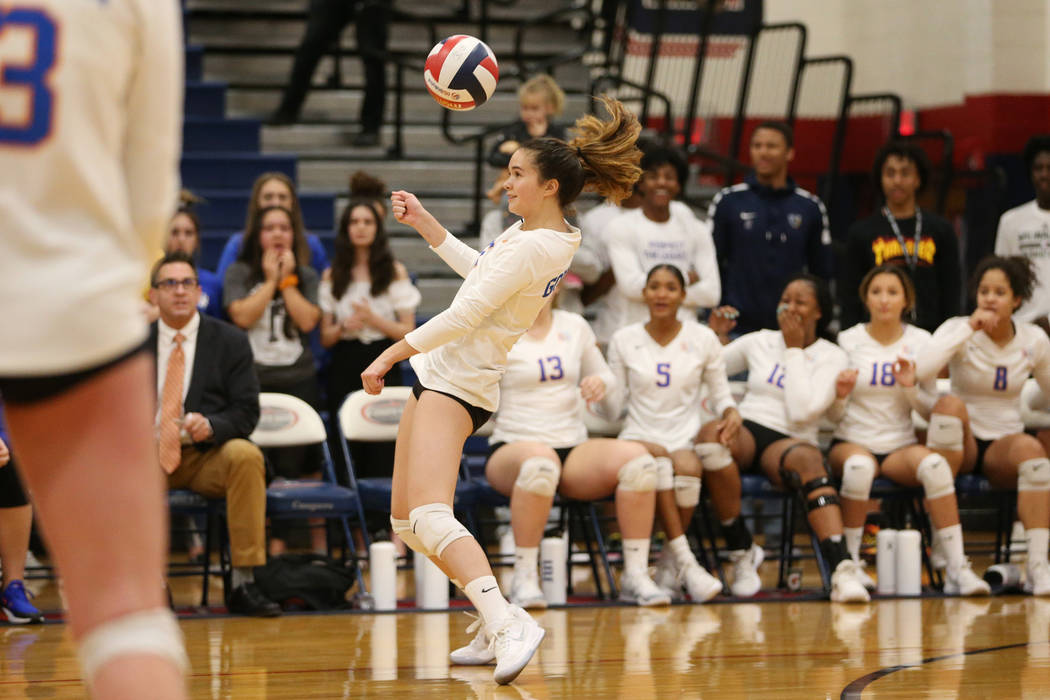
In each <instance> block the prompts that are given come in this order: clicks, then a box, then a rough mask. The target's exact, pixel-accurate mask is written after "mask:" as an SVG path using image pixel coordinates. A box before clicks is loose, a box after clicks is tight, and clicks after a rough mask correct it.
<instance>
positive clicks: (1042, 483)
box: [1017, 457, 1050, 491]
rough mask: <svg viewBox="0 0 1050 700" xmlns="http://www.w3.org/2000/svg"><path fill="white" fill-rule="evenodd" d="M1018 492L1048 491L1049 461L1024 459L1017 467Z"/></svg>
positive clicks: (1049, 484)
mask: <svg viewBox="0 0 1050 700" xmlns="http://www.w3.org/2000/svg"><path fill="white" fill-rule="evenodd" d="M1017 490H1018V491H1050V459H1047V458H1046V457H1039V458H1038V459H1026V460H1025V461H1023V462H1021V463H1020V464H1018V465H1017Z"/></svg>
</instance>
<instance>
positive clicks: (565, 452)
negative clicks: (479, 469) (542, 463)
mask: <svg viewBox="0 0 1050 700" xmlns="http://www.w3.org/2000/svg"><path fill="white" fill-rule="evenodd" d="M506 444H507V443H505V442H494V443H492V444H490V445H489V457H491V456H492V453H493V452H495V451H496V450H498V449H499V448H501V447H503V446H504V445H506ZM551 449H553V450H554V454H556V455H558V460H559V461H560V462H561V463H562V464H565V458H566V457H568V456H569V453H570V452H572V451H573V450H574V449H575V448H574V447H553V448H551Z"/></svg>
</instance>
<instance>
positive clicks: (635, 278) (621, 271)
mask: <svg viewBox="0 0 1050 700" xmlns="http://www.w3.org/2000/svg"><path fill="white" fill-rule="evenodd" d="M606 240H607V241H608V245H609V260H610V263H611V265H612V269H613V273H614V274H615V275H616V286H614V287H613V288H612V289H610V290H609V294H608V295H607V297H608V302H607V309H606V312H605V314H606V316H607V318H606V319H604V320H603V322H602V323H603V325H604V326H605V327H607V328H610V329H612V332H614V333H615V332H616V330H617V329H619V328H624V327H625V326H628V325H630V324H632V323H639V322H645V321H648V320H649V310H648V308H647V307H646V305H645V302H644V301H643V300H642V290H643V289H644V288H645V278H646V275H648V274H649V270H651V269H652V268H653V267H654V266H655V265H659V264H670V265H674V266H675V267H677V268H678V269H679V270H681V272H682V277H684V278H685V279H686V280H687V282H688V279H689V271H690V270H695V271H696V273H697V275H698V276H699V278H700V279H699V280H698V281H697V282H695V283H693V284H690V285H688V286H687V287H686V295H685V302H684V303H683V304H682V306H681V307H679V312H678V317H679V319H683V320H684V319H687V318H689V319H692V320H696V310H697V308H700V307H704V308H709V307H712V306H715V305H716V304H718V301H719V298H720V296H721V294H722V282H721V280H720V278H719V273H718V261H717V259H716V258H715V245H714V241H713V240H712V238H711V226H710V224H708V223H707V222H702V221H700V219H698V218H696V215H695V214H693V212H692V211H691V210H690V209H689V208H688V207H671V215H670V218H669V219H668V220H667V221H664V222H656V221H651V220H650V219H648V218H647V217H646V216H645V214H644V213H643V212H642V210H641V209H640V208H639V209H634V210H632V211H629V212H627V213H626V214H623V215H621V216H618V217H616V218H615V219H613V220H612V221H611V222H609V224H608V226H607V228H606Z"/></svg>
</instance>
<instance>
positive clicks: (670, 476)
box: [621, 457, 674, 491]
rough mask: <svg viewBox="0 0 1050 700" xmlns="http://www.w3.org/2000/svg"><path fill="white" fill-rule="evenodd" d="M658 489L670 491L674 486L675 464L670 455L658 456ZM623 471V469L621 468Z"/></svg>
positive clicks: (655, 460) (655, 459) (656, 459)
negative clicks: (672, 462)
mask: <svg viewBox="0 0 1050 700" xmlns="http://www.w3.org/2000/svg"><path fill="white" fill-rule="evenodd" d="M653 461H654V462H656V490H657V491H670V490H671V489H673V488H674V465H673V464H671V458H670V457H656V458H654V459H653ZM621 471H622V469H621Z"/></svg>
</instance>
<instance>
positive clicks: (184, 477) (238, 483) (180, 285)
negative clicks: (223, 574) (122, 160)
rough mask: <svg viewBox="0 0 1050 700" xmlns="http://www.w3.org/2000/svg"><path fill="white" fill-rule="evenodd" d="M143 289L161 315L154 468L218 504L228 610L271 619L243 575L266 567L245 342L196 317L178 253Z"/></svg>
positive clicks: (269, 608) (194, 290) (191, 285)
mask: <svg viewBox="0 0 1050 700" xmlns="http://www.w3.org/2000/svg"><path fill="white" fill-rule="evenodd" d="M150 283H151V285H152V290H151V292H150V296H151V297H152V299H151V301H152V302H153V303H154V304H156V305H157V307H158V308H159V309H160V318H159V319H158V320H157V322H156V323H154V324H153V325H152V326H151V328H150V341H149V346H150V348H151V349H152V350H153V351H154V352H155V353H156V354H157V395H158V397H159V402H158V403H159V404H160V409H159V411H158V414H157V419H158V434H159V436H160V439H159V447H160V465H161V468H162V469H164V471H165V472H166V473H167V475H168V488H169V489H190V490H191V491H195V492H196V493H199V494H201V495H202V496H205V497H207V498H225V499H226V522H227V527H228V528H229V536H230V556H231V558H232V560H233V572H232V584H233V590H232V592H231V593H230V595H229V608H230V612H233V613H237V614H241V615H257V616H262V617H272V616H274V615H280V613H281V609H280V607H279V606H278V605H277V604H276V603H274V602H273V601H271V600H269V599H268V598H266V596H264V595H263V593H262V592H261V591H260V590H259V588H258V587H257V586H256V585H255V579H254V576H253V574H252V570H253V567H256V566H262V565H263V564H265V563H266V529H265V528H266V476H265V468H264V465H263V456H262V452H260V451H259V448H258V447H256V446H255V445H253V444H252V443H250V442H248V439H247V438H248V436H249V435H250V434H251V432H252V431H253V430H254V429H255V424H256V423H257V422H258V421H259V382H258V380H257V379H256V377H255V371H254V369H253V367H252V351H251V347H250V345H249V343H248V339H247V338H246V337H245V336H244V333H242V332H241V331H240V330H238V329H237V328H234V327H233V326H231V325H229V324H228V323H224V322H222V321H218V320H216V319H213V318H210V317H208V316H205V315H203V314H201V313H200V312H199V311H198V301H199V297H200V294H201V290H200V285H199V284H198V280H197V270H196V268H195V267H194V262H193V258H192V257H190V256H189V255H187V254H186V253H184V252H182V251H172V252H169V253H167V254H166V255H165V256H164V257H163V258H161V259H160V261H158V263H157V264H156V265H154V266H153V274H152V276H151V279H150ZM198 351H199V352H198ZM169 431H170V435H171V439H170V440H166V439H165V437H166V435H167V434H168V433H169Z"/></svg>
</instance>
